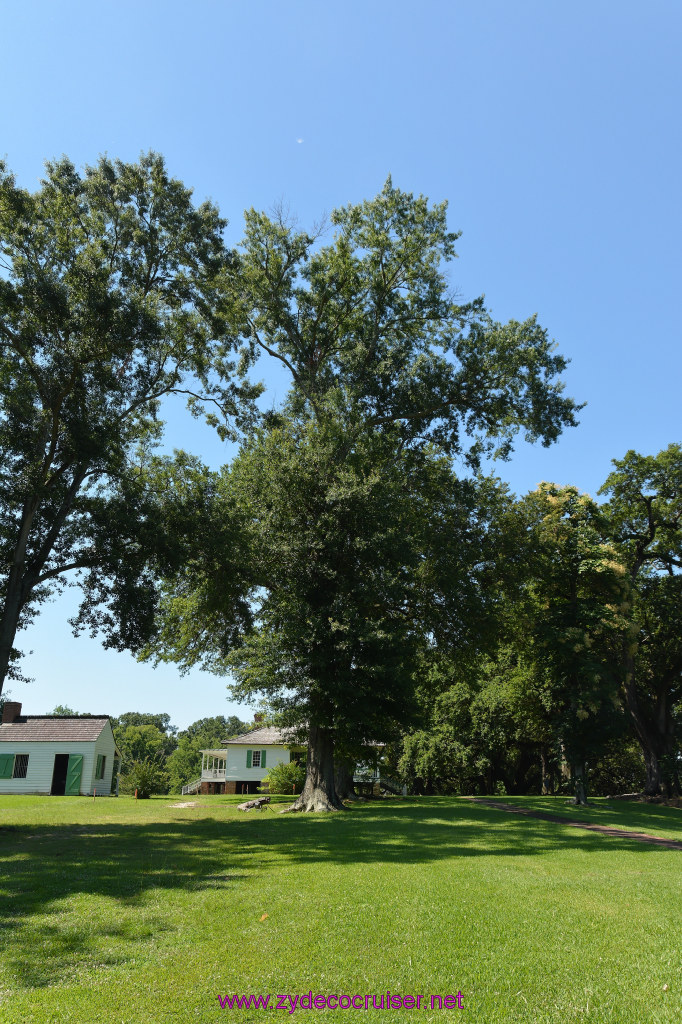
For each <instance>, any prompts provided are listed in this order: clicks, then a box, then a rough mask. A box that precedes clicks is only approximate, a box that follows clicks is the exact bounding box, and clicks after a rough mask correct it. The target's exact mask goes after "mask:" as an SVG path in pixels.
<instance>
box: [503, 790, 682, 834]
mask: <svg viewBox="0 0 682 1024" xmlns="http://www.w3.org/2000/svg"><path fill="white" fill-rule="evenodd" d="M490 799H493V800H494V799H499V800H500V801H501V802H503V803H509V804H513V805H515V806H518V807H529V808H532V809H533V810H534V811H543V812H545V813H548V814H557V815H560V816H561V817H566V819H567V820H568V819H574V820H580V821H590V822H594V823H595V824H598V825H611V824H613V823H614V822H615V821H616V820H618V821H619V822H620V824H619V825H618V826H616V827H618V828H624V829H629V830H630V831H633V832H651V829H652V828H660V829H667V830H671V831H672V830H674V831H676V832H677V834H678V838H682V810H680V809H679V808H677V807H666V806H664V805H662V804H647V803H639V802H637V801H634V800H614V799H606V798H604V799H603V800H600V801H599V803H594V802H593V803H590V804H589V805H588V806H587V807H576V806H575V805H572V804H571V802H570V800H568V798H567V797H565V796H563V797H537V798H533V797H506V796H505V797H498V798H496V797H491V798H490Z"/></svg>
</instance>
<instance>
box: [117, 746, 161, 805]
mask: <svg viewBox="0 0 682 1024" xmlns="http://www.w3.org/2000/svg"><path fill="white" fill-rule="evenodd" d="M121 790H122V792H124V793H134V792H135V790H137V796H138V799H140V800H147V799H148V798H149V797H150V796H151V795H152V793H167V792H168V775H167V773H166V772H165V771H164V770H163V768H162V767H161V765H160V763H159V762H158V761H155V760H154V759H153V758H151V757H147V758H145V759H144V760H139V761H128V763H127V764H126V766H125V770H124V772H123V774H122V775H121Z"/></svg>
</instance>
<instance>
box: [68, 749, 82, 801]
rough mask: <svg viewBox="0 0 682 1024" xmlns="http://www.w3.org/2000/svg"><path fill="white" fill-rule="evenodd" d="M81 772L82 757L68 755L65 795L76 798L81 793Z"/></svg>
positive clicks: (79, 755)
mask: <svg viewBox="0 0 682 1024" xmlns="http://www.w3.org/2000/svg"><path fill="white" fill-rule="evenodd" d="M82 771H83V755H82V754H69V767H68V769H67V771H66V791H65V792H66V795H67V796H78V794H79V793H80V791H81V773H82Z"/></svg>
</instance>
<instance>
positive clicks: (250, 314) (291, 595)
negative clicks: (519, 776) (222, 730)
mask: <svg viewBox="0 0 682 1024" xmlns="http://www.w3.org/2000/svg"><path fill="white" fill-rule="evenodd" d="M332 223H333V225H334V236H333V238H332V240H331V241H330V243H329V244H328V245H325V246H318V244H317V240H316V239H315V238H313V237H311V236H309V235H306V234H304V233H301V232H297V231H295V230H294V229H293V228H292V227H290V226H289V225H287V224H286V223H284V221H283V220H282V219H281V218H277V219H274V220H273V219H271V218H268V217H267V216H265V215H264V214H259V213H256V212H255V211H253V210H251V211H249V212H248V213H247V215H246V233H245V237H244V240H243V243H242V250H241V254H240V258H239V268H238V273H237V274H235V276H234V278H232V279H231V281H230V282H229V284H232V285H233V286H234V287H233V289H232V290H231V291H229V295H230V297H231V301H233V302H234V304H235V305H236V306H238V307H239V310H240V312H239V319H240V321H241V322H243V323H244V324H246V325H248V330H247V331H246V332H245V334H244V336H243V341H244V343H245V344H246V345H247V346H248V347H249V349H250V352H251V356H252V358H253V359H256V357H258V356H259V355H266V356H267V357H269V358H270V359H275V360H277V361H278V362H279V363H280V365H281V366H282V367H284V368H285V370H286V371H287V373H288V374H289V377H290V382H291V387H290V390H289V392H288V394H287V397H286V400H285V402H284V404H283V406H282V408H281V409H279V410H272V412H271V413H270V414H269V415H268V416H266V417H265V420H264V424H263V426H262V428H261V429H259V430H257V431H255V432H253V433H252V434H251V436H250V437H249V438H248V440H247V442H246V443H245V444H244V445H243V446H242V449H241V451H240V454H239V456H238V457H237V459H236V460H235V461H234V463H233V465H232V466H231V468H230V470H229V471H227V470H226V471H224V472H223V474H222V476H221V477H220V479H217V478H213V480H211V479H210V477H209V476H208V475H205V476H206V486H205V490H204V494H205V495H207V496H208V497H209V499H210V498H212V497H213V495H215V498H214V502H213V504H211V503H210V502H209V507H208V508H207V510H206V513H205V514H204V515H203V516H202V528H201V530H197V531H196V536H197V539H198V540H199V543H198V544H197V550H196V552H195V553H194V555H193V557H192V558H191V559H190V562H189V568H188V569H187V570H186V571H185V570H181V571H179V572H177V573H175V574H169V575H168V576H167V577H166V579H165V581H164V584H163V586H162V588H161V600H160V616H159V619H160V630H159V633H158V635H157V637H156V638H155V639H154V640H153V641H152V643H151V644H149V645H148V646H147V647H146V648H145V654H146V655H147V656H152V657H156V658H160V659H168V660H170V659H175V660H177V661H179V662H180V663H181V664H183V665H185V666H188V665H192V664H201V665H203V666H205V667H210V668H213V669H214V670H217V671H221V672H225V671H228V670H229V671H230V672H231V673H232V674H233V676H234V678H235V679H236V686H235V688H234V691H233V692H234V693H235V695H236V696H241V697H247V698H252V697H253V696H256V695H258V696H262V697H265V699H266V700H267V701H268V703H269V705H270V706H271V707H272V708H273V710H274V711H275V712H276V713H277V714H278V715H280V716H281V717H282V720H283V721H285V722H286V723H287V724H289V723H298V724H300V723H302V722H307V723H308V725H309V727H310V730H311V736H312V735H313V732H314V734H315V736H316V737H318V739H317V740H315V742H316V743H318V742H319V744H322V745H324V744H326V745H327V747H329V745H330V744H332V743H333V742H334V741H341V742H342V743H344V742H349V741H357V740H358V739H360V740H362V739H367V738H371V739H391V738H393V737H395V735H396V733H397V728H398V723H402V724H406V723H407V722H408V721H410V720H411V718H413V716H414V715H415V714H416V713H417V710H418V709H417V708H416V705H415V701H414V693H413V691H414V680H415V675H416V671H417V668H418V665H419V663H420V658H421V657H422V655H423V652H424V649H425V647H427V646H428V645H429V643H432V642H434V641H437V642H438V643H442V644H443V645H445V646H449V647H450V648H452V649H454V648H458V649H464V648H467V647H472V648H473V647H475V646H476V644H478V643H479V642H480V635H481V633H485V632H487V630H488V629H489V625H490V618H491V615H490V614H489V606H490V604H491V603H492V598H491V593H492V591H493V589H494V587H493V586H492V575H493V573H492V572H491V566H492V565H493V561H494V551H493V546H494V545H493V540H494V537H495V533H496V531H495V529H494V527H493V526H492V520H493V515H492V514H491V509H492V507H493V506H495V505H498V504H499V503H500V502H499V495H498V493H497V492H498V490H499V489H498V488H496V486H495V485H494V484H491V482H489V481H483V480H473V479H461V480H460V479H457V477H456V476H455V474H454V473H453V471H452V460H453V458H458V459H461V460H463V461H464V462H465V463H467V464H468V465H469V466H470V467H477V466H478V464H479V461H480V458H481V456H482V454H494V453H497V454H499V455H502V456H507V455H508V454H509V452H510V450H511V444H512V440H513V437H514V436H515V434H516V433H517V432H518V431H519V430H520V431H522V432H523V433H524V434H525V436H526V437H527V438H528V439H530V440H534V439H539V438H541V439H542V440H543V443H545V444H549V443H551V442H552V441H553V440H555V439H556V437H557V436H558V434H559V433H560V431H561V430H562V429H563V427H564V426H566V425H572V424H574V423H575V422H576V420H575V414H576V410H577V407H576V405H575V403H574V402H573V401H572V400H570V399H567V398H564V397H562V396H561V390H562V386H561V384H560V383H559V382H558V380H557V378H558V375H559V374H560V373H561V372H562V371H563V369H564V367H565V360H564V359H563V358H562V357H561V356H559V355H557V354H555V353H554V351H553V349H554V346H553V344H552V343H551V342H550V340H549V339H548V337H547V334H546V332H545V331H544V330H543V329H542V328H541V327H540V326H539V325H538V324H537V323H536V321H535V320H534V319H530V320H527V321H525V322H524V323H518V322H510V323H509V324H506V325H502V324H499V323H495V322H493V321H492V319H491V318H490V317H489V316H488V314H487V313H486V311H485V309H484V307H483V303H482V300H480V299H476V300H474V301H473V302H469V303H466V304H459V303H456V302H454V301H453V299H452V292H451V285H450V282H449V280H448V278H447V276H446V272H445V271H446V265H447V263H448V262H449V261H450V260H452V259H453V257H454V255H455V249H454V244H455V241H456V237H457V236H456V235H455V234H453V233H452V232H450V231H449V230H448V228H447V222H446V206H445V204H440V205H430V204H429V203H428V201H427V200H426V199H425V198H424V197H421V196H420V197H416V198H415V197H414V196H413V195H411V194H408V193H403V192H401V191H400V190H398V189H396V188H394V187H393V184H392V182H391V181H390V180H389V181H387V182H386V185H385V186H384V188H383V190H382V192H381V193H380V195H378V196H377V197H376V198H375V199H373V200H371V201H368V202H364V203H362V204H360V205H358V206H349V207H345V208H343V209H340V210H337V211H336V212H335V213H334V214H333V215H332ZM229 284H228V287H229ZM183 473H184V468H183V466H182V465H179V466H178V474H179V475H180V477H182V476H183ZM204 521H206V522H215V521H218V522H223V523H228V524H229V523H234V522H237V521H241V537H242V540H241V541H240V543H241V544H242V549H241V552H240V558H239V561H238V563H237V564H236V569H237V574H238V582H235V575H234V571H233V570H234V569H235V560H234V554H233V552H232V551H231V550H230V546H229V544H228V543H227V539H226V540H225V542H221V541H220V538H219V537H218V543H219V544H220V543H222V545H223V546H222V548H221V549H220V551H218V550H217V549H216V546H215V545H216V539H215V537H214V534H213V531H212V530H207V529H205V528H204V525H203V524H204ZM497 553H498V554H499V551H498V552H497ZM223 565H225V566H226V569H223ZM311 742H313V741H312V739H311ZM322 761H324V764H325V765H327V768H326V769H325V770H326V771H328V768H329V765H330V764H331V759H330V758H329V757H326V758H322V757H320V758H318V757H316V758H314V759H313V758H311V757H309V760H308V766H309V771H313V770H316V769H315V768H314V766H315V765H317V764H318V763H322ZM329 792H330V794H332V796H331V797H330V799H332V798H333V785H330V787H329Z"/></svg>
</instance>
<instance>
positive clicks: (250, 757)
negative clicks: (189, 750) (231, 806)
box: [183, 725, 305, 794]
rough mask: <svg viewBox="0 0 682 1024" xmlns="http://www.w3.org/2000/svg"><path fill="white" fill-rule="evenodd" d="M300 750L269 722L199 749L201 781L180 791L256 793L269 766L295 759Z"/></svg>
mask: <svg viewBox="0 0 682 1024" xmlns="http://www.w3.org/2000/svg"><path fill="white" fill-rule="evenodd" d="M304 750H305V747H302V746H300V745H298V744H296V743H295V742H293V740H292V739H291V737H289V736H288V734H287V733H286V731H285V730H282V729H277V728H275V727H274V726H270V725H268V726H263V727H262V728H260V729H254V730H253V731H252V732H246V733H244V734H243V735H242V736H235V737H234V738H233V739H231V740H226V741H225V743H223V745H222V747H221V748H220V749H219V750H202V752H201V755H202V759H201V780H197V781H196V782H195V783H193V784H192V786H185V787H184V788H183V792H184V791H185V790H187V791H188V792H191V791H192V789H194V790H195V791H196V790H199V791H200V792H201V793H204V794H210V793H240V794H241V793H257V792H258V791H259V789H260V786H261V783H262V781H263V779H264V777H265V776H266V774H267V772H268V769H269V768H272V767H274V765H276V764H281V763H282V762H285V763H287V764H288V763H289V761H296V760H297V759H298V758H299V757H300V756H301V754H302V752H303V751H304ZM199 782H200V785H199Z"/></svg>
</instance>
